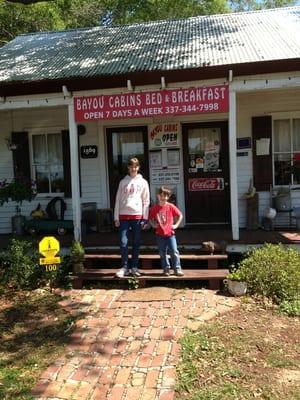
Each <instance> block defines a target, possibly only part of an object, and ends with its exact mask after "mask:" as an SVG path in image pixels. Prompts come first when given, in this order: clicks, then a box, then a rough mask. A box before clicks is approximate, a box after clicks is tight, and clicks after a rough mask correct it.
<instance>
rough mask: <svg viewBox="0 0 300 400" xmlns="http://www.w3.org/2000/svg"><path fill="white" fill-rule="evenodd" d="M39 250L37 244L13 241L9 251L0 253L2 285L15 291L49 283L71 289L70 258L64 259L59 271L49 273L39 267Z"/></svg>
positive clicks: (0, 279)
mask: <svg viewBox="0 0 300 400" xmlns="http://www.w3.org/2000/svg"><path fill="white" fill-rule="evenodd" d="M37 248H38V245H37V243H32V242H29V241H26V240H17V239H12V240H11V241H10V243H9V246H8V248H7V250H5V251H2V252H1V253H0V283H1V284H4V285H9V286H10V287H11V288H14V289H36V288H38V287H41V286H45V285H46V284H47V283H49V282H50V283H51V286H53V285H54V286H63V287H65V288H70V287H71V286H72V285H71V280H70V273H71V271H72V264H71V262H70V256H68V255H66V256H64V257H62V258H61V259H62V262H61V264H60V265H58V266H57V269H56V270H54V271H50V272H47V271H46V268H45V266H43V265H39V258H40V257H41V256H40V254H39V253H38V250H37Z"/></svg>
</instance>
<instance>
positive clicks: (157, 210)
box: [149, 203, 181, 237]
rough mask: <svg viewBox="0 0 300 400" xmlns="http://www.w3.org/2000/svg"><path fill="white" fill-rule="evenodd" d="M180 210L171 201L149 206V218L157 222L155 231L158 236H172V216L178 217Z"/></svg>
mask: <svg viewBox="0 0 300 400" xmlns="http://www.w3.org/2000/svg"><path fill="white" fill-rule="evenodd" d="M180 215H181V212H180V211H179V210H178V208H177V207H176V206H174V204H172V203H166V204H165V205H163V206H160V205H159V204H155V205H154V206H153V207H151V209H150V212H149V220H151V219H152V220H154V221H156V222H157V228H156V230H155V233H156V234H157V235H159V236H165V237H168V236H172V235H174V233H175V232H174V230H173V229H172V225H173V224H174V217H180Z"/></svg>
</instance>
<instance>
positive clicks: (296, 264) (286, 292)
mask: <svg viewBox="0 0 300 400" xmlns="http://www.w3.org/2000/svg"><path fill="white" fill-rule="evenodd" d="M238 274H239V277H240V280H241V281H243V282H246V284H247V288H248V291H249V292H250V293H253V294H258V295H262V296H266V297H268V298H270V299H271V300H272V301H274V302H275V303H277V304H279V303H281V302H282V301H290V300H293V299H295V298H297V297H299V296H300V254H299V252H298V251H297V250H296V249H293V248H291V247H284V246H283V245H281V244H280V245H272V244H265V245H264V246H262V247H261V248H258V249H255V250H253V251H252V252H250V253H249V254H248V257H247V258H245V259H244V260H243V261H241V262H240V264H239V269H238Z"/></svg>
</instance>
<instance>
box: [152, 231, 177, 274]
mask: <svg viewBox="0 0 300 400" xmlns="http://www.w3.org/2000/svg"><path fill="white" fill-rule="evenodd" d="M156 239H157V246H158V251H159V255H160V260H161V266H162V268H163V270H164V271H168V270H169V269H170V261H169V258H168V250H169V252H170V256H171V265H172V268H173V269H174V271H181V265H180V258H179V251H178V249H177V242H176V236H175V235H172V236H168V237H164V236H159V235H157V236H156Z"/></svg>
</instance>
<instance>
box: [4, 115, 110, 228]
mask: <svg viewBox="0 0 300 400" xmlns="http://www.w3.org/2000/svg"><path fill="white" fill-rule="evenodd" d="M54 115H55V118H54V117H53V116H54ZM12 117H13V122H12ZM67 118H68V113H67V108H65V107H61V108H51V109H50V108H48V109H33V110H18V111H14V112H13V113H10V112H1V113H0V132H1V136H0V179H1V180H3V179H8V180H11V179H12V178H13V175H14V174H13V161H12V152H11V151H9V150H8V149H7V146H6V142H5V138H6V137H9V136H10V132H11V131H12V130H15V131H30V130H32V129H37V130H38V129H39V128H51V127H53V128H54V129H55V128H59V129H68V119H67ZM86 128H87V129H86V134H84V135H82V136H80V145H87V144H92V145H93V144H95V145H97V146H98V150H99V152H98V157H97V158H95V159H86V160H85V159H81V184H82V199H81V201H82V202H83V203H85V202H97V207H98V208H106V207H107V199H106V194H105V195H103V193H102V194H101V189H100V188H101V187H105V185H106V182H105V180H106V175H105V173H104V174H103V173H99V171H103V170H104V171H105V168H106V167H105V164H104V163H103V154H102V153H103V144H102V143H99V138H98V127H97V124H95V123H94V124H93V123H90V124H86ZM100 145H101V147H100ZM100 160H101V161H100ZM100 164H101V168H100ZM103 180H104V181H103ZM50 200H51V197H45V196H44V197H41V196H38V197H36V198H35V199H34V200H33V201H32V202H24V203H23V204H22V207H21V212H22V214H23V215H25V216H29V215H30V213H31V211H32V210H34V209H35V208H36V207H37V205H38V204H39V203H40V204H41V206H42V208H43V209H45V208H46V206H47V204H48V202H49V201H50ZM66 203H67V210H66V213H65V219H72V203H71V199H66ZM14 214H15V203H14V202H10V203H8V204H5V205H3V206H2V207H1V208H0V234H4V233H10V232H11V217H12V216H13V215H14Z"/></svg>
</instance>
